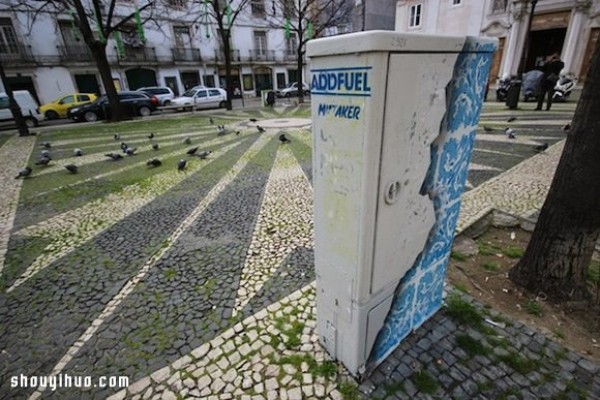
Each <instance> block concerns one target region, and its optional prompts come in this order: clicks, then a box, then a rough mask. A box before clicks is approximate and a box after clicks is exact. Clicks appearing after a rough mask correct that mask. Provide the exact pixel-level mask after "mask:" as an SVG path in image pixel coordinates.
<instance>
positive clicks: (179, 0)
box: [167, 0, 187, 8]
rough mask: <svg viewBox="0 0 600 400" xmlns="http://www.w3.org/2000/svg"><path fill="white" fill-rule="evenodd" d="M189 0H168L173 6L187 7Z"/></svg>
mask: <svg viewBox="0 0 600 400" xmlns="http://www.w3.org/2000/svg"><path fill="white" fill-rule="evenodd" d="M186 2H187V0H168V2H167V4H168V5H169V6H170V7H173V8H185V7H186V5H187V4H186Z"/></svg>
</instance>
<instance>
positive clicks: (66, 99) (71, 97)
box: [60, 95, 75, 104]
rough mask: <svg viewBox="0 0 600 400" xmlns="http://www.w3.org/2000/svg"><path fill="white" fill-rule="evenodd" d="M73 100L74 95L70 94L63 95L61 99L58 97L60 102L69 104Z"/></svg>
mask: <svg viewBox="0 0 600 400" xmlns="http://www.w3.org/2000/svg"><path fill="white" fill-rule="evenodd" d="M74 101H75V96H73V95H71V96H65V97H63V98H62V99H60V104H71V103H73V102H74Z"/></svg>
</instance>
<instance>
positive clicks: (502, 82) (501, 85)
mask: <svg viewBox="0 0 600 400" xmlns="http://www.w3.org/2000/svg"><path fill="white" fill-rule="evenodd" d="M511 80H512V78H511V77H510V76H508V75H504V76H503V77H502V78H501V79H499V80H498V85H497V86H496V101H506V94H507V93H508V87H509V86H510V82H511Z"/></svg>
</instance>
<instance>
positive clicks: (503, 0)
mask: <svg viewBox="0 0 600 400" xmlns="http://www.w3.org/2000/svg"><path fill="white" fill-rule="evenodd" d="M507 3H508V1H507V0H494V1H493V2H492V12H502V11H506V6H507Z"/></svg>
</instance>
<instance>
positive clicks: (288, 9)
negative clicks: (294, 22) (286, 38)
mask: <svg viewBox="0 0 600 400" xmlns="http://www.w3.org/2000/svg"><path fill="white" fill-rule="evenodd" d="M282 1H283V16H284V17H285V18H293V17H294V10H295V8H294V0H282Z"/></svg>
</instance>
